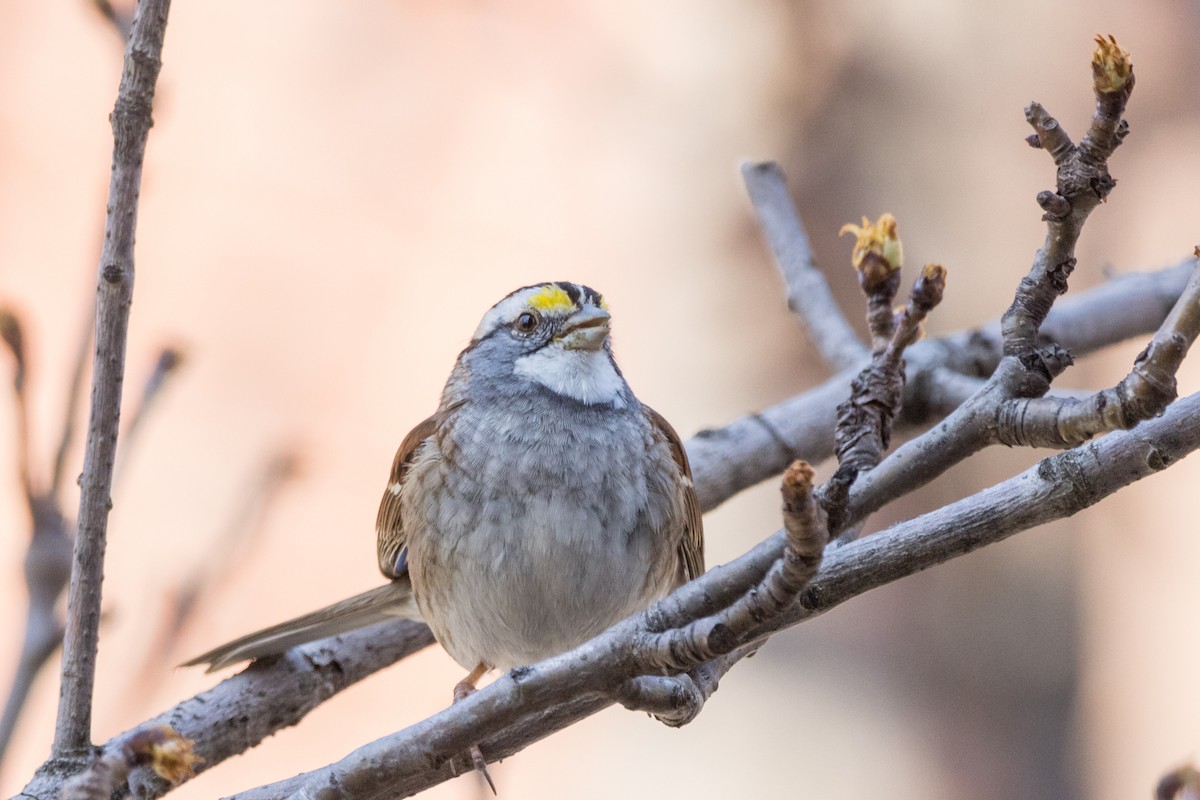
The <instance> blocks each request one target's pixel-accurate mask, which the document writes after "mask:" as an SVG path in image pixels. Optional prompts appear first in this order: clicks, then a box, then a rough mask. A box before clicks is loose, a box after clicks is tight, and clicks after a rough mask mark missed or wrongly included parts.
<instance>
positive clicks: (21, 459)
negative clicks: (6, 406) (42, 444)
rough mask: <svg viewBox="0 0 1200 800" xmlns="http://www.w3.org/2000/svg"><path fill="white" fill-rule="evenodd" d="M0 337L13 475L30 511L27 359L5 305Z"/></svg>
mask: <svg viewBox="0 0 1200 800" xmlns="http://www.w3.org/2000/svg"><path fill="white" fill-rule="evenodd" d="M0 340H3V341H4V344H6V345H7V346H8V349H9V352H11V353H12V357H13V378H12V387H13V400H15V401H16V412H17V478H18V480H20V481H21V490H22V493H23V494H24V496H25V502H26V503H28V505H29V511H30V513H33V510H34V508H33V507H34V503H35V499H36V497H37V492H36V491H35V490H34V488H33V475H32V470H31V467H30V449H29V448H30V444H29V396H28V395H27V394H26V389H25V378H26V375H27V372H28V362H27V361H26V354H25V333H24V331H23V330H22V329H21V320H20V318H18V317H17V315H16V314H15V313H14V312H12V311H10V310H9V309H6V308H3V309H0Z"/></svg>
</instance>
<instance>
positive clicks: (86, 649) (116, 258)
mask: <svg viewBox="0 0 1200 800" xmlns="http://www.w3.org/2000/svg"><path fill="white" fill-rule="evenodd" d="M169 8H170V0H142V2H141V3H139V4H138V8H137V13H136V15H135V18H134V23H133V32H132V35H131V37H130V40H129V46H128V49H127V50H126V53H125V66H124V70H123V72H122V75H121V85H120V88H119V90H118V92H117V102H116V105H115V106H114V108H113V113H112V117H111V120H112V127H113V170H112V178H111V180H110V183H109V190H108V191H109V199H108V218H107V222H106V224H105V230H104V247H103V249H102V251H101V254H100V269H99V281H98V288H97V301H96V362H95V370H94V373H93V376H92V404H91V415H90V421H89V423H88V437H87V445H86V447H85V450H84V461H83V475H82V478H81V480H80V489H81V494H80V501H79V524H78V533H77V535H76V538H75V557H74V565H73V568H72V576H71V586H70V590H69V593H68V601H67V623H66V634H65V637H64V640H63V666H62V689H61V694H60V696H59V705H58V723H57V725H56V727H55V731H54V746H53V749H52V751H51V752H52V755H53V756H54V757H55V758H63V757H67V756H80V755H82V754H83V753H85V752H86V751H87V749H88V748H89V746H90V744H91V726H92V689H93V683H94V678H95V666H96V646H97V640H98V631H99V625H100V584H101V581H102V579H103V575H104V548H105V538H106V532H107V525H108V510H109V507H110V505H111V503H112V500H111V498H110V491H111V488H112V471H113V461H114V457H115V454H116V445H117V427H118V422H119V419H120V415H121V385H122V381H123V380H124V375H125V342H126V336H127V331H128V327H129V306H130V303H131V302H132V299H133V274H134V270H133V243H134V233H135V230H136V225H137V200H138V192H139V190H140V187H141V179H142V161H143V158H144V156H145V152H146V139H147V137H148V135H149V132H150V125H151V124H152V122H151V118H150V110H151V106H152V104H153V100H154V85H155V81H156V80H157V79H158V71H159V68H160V67H161V66H162V61H161V54H162V45H163V35H164V33H165V31H166V25H167V11H168V9H169Z"/></svg>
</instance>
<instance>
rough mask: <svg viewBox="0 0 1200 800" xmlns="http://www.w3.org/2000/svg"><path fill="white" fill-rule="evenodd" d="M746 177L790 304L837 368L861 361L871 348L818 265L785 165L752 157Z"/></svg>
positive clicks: (815, 342) (748, 192)
mask: <svg viewBox="0 0 1200 800" xmlns="http://www.w3.org/2000/svg"><path fill="white" fill-rule="evenodd" d="M742 180H743V181H744V182H745V184H746V192H747V194H749V195H750V202H751V203H752V204H753V205H754V210H755V212H756V213H757V214H758V221H759V224H760V225H761V226H762V229H763V234H764V235H765V236H766V237H767V244H768V245H769V246H770V248H771V254H772V255H774V256H775V263H776V265H778V267H779V271H780V273H781V274H782V275H783V281H784V283H785V284H786V285H787V302H788V308H790V309H791V310H792V311H793V312H794V313H795V314H796V315H797V316H798V317H799V318H800V321H801V323H803V324H804V327H805V328H806V329H807V330H808V334H809V339H810V340H811V341H812V343H813V345H814V346H815V347H816V348H817V351H818V352H820V354H821V357H822V358H823V359H824V360H825V363H826V364H828V365H829V366H830V367H831V368H833V369H835V370H841V369H845V368H846V367H850V366H853V365H855V364H858V363H859V362H861V361H862V360H863V359H864V358H866V356H867V355H868V351H867V348H866V346H865V345H864V344H863V343H862V341H861V340H860V339H859V338H858V335H857V334H856V333H855V332H854V328H853V327H851V325H850V323H849V322H848V321H847V320H846V317H845V316H844V315H843V314H842V312H841V310H840V309H839V308H838V304H837V300H835V299H834V297H833V292H831V291H830V290H829V283H828V282H827V281H826V280H825V276H824V275H823V274H821V270H820V269H819V268H818V267H817V264H816V260H815V258H814V257H813V252H812V246H811V245H810V244H809V240H808V234H807V233H806V232H805V230H804V224H803V223H802V222H801V221H800V215H799V214H798V213H797V212H796V206H795V204H793V203H792V198H791V195H789V194H788V189H787V181H786V179H785V178H784V175H783V169H782V168H780V166H779V165H778V164H776V163H775V162H773V161H764V162H761V163H750V162H748V163H745V164H742Z"/></svg>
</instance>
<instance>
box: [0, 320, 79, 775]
mask: <svg viewBox="0 0 1200 800" xmlns="http://www.w3.org/2000/svg"><path fill="white" fill-rule="evenodd" d="M0 339H3V340H4V342H5V344H6V345H7V346H8V348H9V350H10V351H11V352H12V355H13V361H14V370H13V391H14V395H15V398H16V410H17V462H18V467H17V470H18V474H19V475H20V481H21V486H22V489H23V493H24V496H25V501H26V503H27V504H28V508H29V512H30V516H31V518H32V519H31V522H32V528H33V533H32V535H31V537H30V540H29V548H28V550H27V551H26V553H25V575H24V577H25V588H26V596H27V598H28V602H29V605H28V607H27V610H26V617H25V634H24V637H23V638H22V641H21V651H20V653H19V654H18V656H17V664H16V670H15V671H14V673H13V680H12V684H11V685H10V687H9V693H8V699H7V700H6V701H5V704H4V714H3V716H0V758H2V757H3V755H4V753H5V752H6V751H7V749H8V743H9V741H11V739H12V735H13V732H14V731H15V730H16V725H17V719H18V718H19V717H20V714H21V709H22V708H23V707H24V705H25V700H26V698H27V697H28V696H29V690H30V688H31V687H32V685H33V681H34V678H35V677H37V673H38V671H39V670H40V669H41V668H42V665H43V664H45V663H46V661H47V660H48V659H49V658H50V656H51V654H53V653H54V651H55V649H57V647H58V645H59V642H61V641H62V632H63V629H62V623H61V622H60V621H59V618H58V614H57V613H56V611H55V607H56V605H57V603H58V598H59V596H60V595H61V594H62V591H63V589H64V588H65V587H66V585H67V580H68V578H69V577H70V572H71V539H70V533H69V531H68V527H67V523H66V520H65V519H63V516H62V514H61V512H60V510H59V507H58V504H57V503H56V502H55V500H54V497H53V495H49V494H43V493H42V492H41V491H39V490H38V489H37V488H36V487H35V486H34V481H33V476H32V469H31V466H30V461H31V458H30V442H29V439H30V437H29V408H28V397H27V395H26V388H25V382H26V376H27V373H28V362H27V359H26V353H25V337H24V335H23V333H22V330H21V325H20V322H19V320H18V318H17V316H16V315H15V314H14V313H12V312H10V311H8V310H0Z"/></svg>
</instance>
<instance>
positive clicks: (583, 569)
mask: <svg viewBox="0 0 1200 800" xmlns="http://www.w3.org/2000/svg"><path fill="white" fill-rule="evenodd" d="M563 405H566V406H567V407H566V408H562V406H563ZM551 409H552V410H551ZM514 410H516V411H518V412H519V413H512V411H514ZM660 450H662V451H663V452H659V451H660ZM651 453H654V454H655V455H656V456H657V458H654V459H648V458H647V456H648V455H650V454H651ZM664 455H665V456H666V458H665V461H666V462H667V463H668V464H672V465H673V462H671V459H670V457H669V454H666V453H665V448H664V445H663V444H662V442H660V441H657V440H656V439H655V438H654V437H653V436H652V435H651V429H650V426H649V424H648V422H647V421H646V419H645V417H644V415H643V414H642V412H641V409H640V407H637V406H636V405H635V406H634V407H632V408H626V409H623V410H615V409H612V408H599V407H590V406H583V405H579V404H562V403H555V404H549V403H545V402H542V401H540V400H539V399H538V398H537V397H531V398H526V399H524V400H523V401H522V403H520V404H518V406H517V408H516V409H514V408H509V409H508V412H506V413H503V414H501V413H497V412H496V411H495V409H494V408H489V407H487V406H486V405H480V406H478V407H473V406H463V407H460V409H459V410H458V412H456V413H455V414H454V417H453V422H452V423H451V424H447V425H444V426H443V429H442V431H441V433H440V435H439V436H438V437H437V439H436V440H434V441H431V442H430V443H429V444H428V445H426V447H425V449H424V451H423V452H421V453H420V455H419V456H418V457H417V459H416V462H415V463H414V466H413V468H412V471H411V472H410V473H409V477H408V479H407V480H406V481H405V487H404V498H403V499H404V528H405V531H406V533H407V536H408V543H409V565H410V572H411V575H412V579H413V587H414V591H415V594H416V598H417V602H418V604H419V605H420V607H421V611H422V614H423V615H424V616H425V618H426V619H427V620H428V621H429V624H430V627H431V628H432V629H433V631H434V634H435V635H436V636H437V637H438V640H439V641H440V642H441V643H442V644H443V646H444V647H445V648H446V649H447V650H448V651H449V652H450V654H451V655H452V656H453V657H454V658H455V660H457V661H458V662H459V663H460V664H462V665H463V666H464V667H465V668H467V669H472V668H473V667H474V666H475V665H476V664H478V663H480V662H483V663H486V664H489V665H490V666H493V667H497V668H500V669H508V668H509V667H512V666H515V665H519V664H527V663H532V662H534V661H537V660H540V659H542V658H546V657H548V656H550V655H553V654H555V653H558V652H562V651H563V650H566V649H569V648H570V647H573V646H575V645H576V644H579V643H582V642H583V641H586V640H587V639H589V638H591V637H592V636H594V635H595V634H597V633H599V632H600V631H602V630H604V629H605V628H607V627H608V626H609V625H611V624H612V623H614V622H616V621H617V620H619V619H621V618H623V617H625V616H628V615H629V614H631V613H633V612H635V611H638V610H640V609H642V608H644V607H645V606H647V605H648V604H649V603H650V602H652V601H653V600H655V599H657V598H658V597H661V596H662V595H663V594H665V593H666V592H667V591H668V590H669V589H670V588H672V587H673V585H674V584H675V582H676V580H677V575H678V563H677V561H678V557H677V555H676V552H677V549H678V544H679V539H680V526H679V525H678V522H677V521H678V520H679V519H680V517H681V508H680V497H679V490H678V484H677V477H676V476H675V475H674V474H672V470H671V469H666V468H665V465H664V464H663V456H664ZM648 461H654V462H656V463H657V464H658V465H659V466H658V467H657V468H651V469H647V467H646V465H647V463H648Z"/></svg>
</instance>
